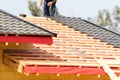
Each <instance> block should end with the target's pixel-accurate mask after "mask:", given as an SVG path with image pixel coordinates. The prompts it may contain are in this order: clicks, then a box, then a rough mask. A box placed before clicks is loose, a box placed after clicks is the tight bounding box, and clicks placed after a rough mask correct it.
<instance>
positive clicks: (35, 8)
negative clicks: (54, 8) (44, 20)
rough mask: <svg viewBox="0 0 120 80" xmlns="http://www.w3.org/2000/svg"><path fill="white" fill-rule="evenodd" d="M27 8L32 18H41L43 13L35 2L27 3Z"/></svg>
mask: <svg viewBox="0 0 120 80" xmlns="http://www.w3.org/2000/svg"><path fill="white" fill-rule="evenodd" d="M28 8H29V11H30V13H31V14H32V15H33V16H43V11H42V10H41V9H40V8H39V6H38V5H37V2H36V1H28Z"/></svg>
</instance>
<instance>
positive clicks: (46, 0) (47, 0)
mask: <svg viewBox="0 0 120 80" xmlns="http://www.w3.org/2000/svg"><path fill="white" fill-rule="evenodd" d="M44 1H45V2H46V3H48V2H50V1H53V0H44Z"/></svg>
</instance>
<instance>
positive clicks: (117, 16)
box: [88, 6, 120, 33]
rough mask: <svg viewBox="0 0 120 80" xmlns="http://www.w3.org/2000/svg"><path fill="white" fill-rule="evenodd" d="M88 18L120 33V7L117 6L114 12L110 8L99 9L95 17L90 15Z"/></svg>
mask: <svg viewBox="0 0 120 80" xmlns="http://www.w3.org/2000/svg"><path fill="white" fill-rule="evenodd" d="M88 20H89V21H91V22H94V23H96V24H98V25H100V26H103V27H105V28H108V29H110V30H112V31H115V32H118V33H119V32H120V7H119V6H115V7H114V9H113V12H112V13H110V11H109V10H108V9H103V10H99V12H98V15H97V16H96V17H94V18H90V17H89V18H88Z"/></svg>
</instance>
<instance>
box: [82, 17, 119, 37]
mask: <svg viewBox="0 0 120 80" xmlns="http://www.w3.org/2000/svg"><path fill="white" fill-rule="evenodd" d="M81 20H83V21H85V22H88V23H90V24H92V25H95V26H96V27H99V28H102V29H104V30H107V31H109V32H112V33H114V34H116V35H118V36H120V34H118V33H116V32H114V31H111V30H109V29H106V28H104V27H102V26H100V25H97V24H95V23H92V22H90V21H87V20H85V19H81Z"/></svg>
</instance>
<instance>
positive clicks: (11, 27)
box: [0, 10, 57, 36]
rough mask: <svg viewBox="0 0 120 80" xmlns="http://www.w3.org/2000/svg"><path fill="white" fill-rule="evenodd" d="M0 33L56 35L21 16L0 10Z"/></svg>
mask: <svg viewBox="0 0 120 80" xmlns="http://www.w3.org/2000/svg"><path fill="white" fill-rule="evenodd" d="M0 34H19V35H46V36H48V35H49V36H56V35H57V34H55V33H53V32H50V31H48V30H46V29H43V28H41V27H38V26H36V25H34V24H32V23H30V22H27V21H25V20H23V19H21V18H18V17H16V16H13V15H11V14H9V13H7V12H5V11H3V10H0Z"/></svg>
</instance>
